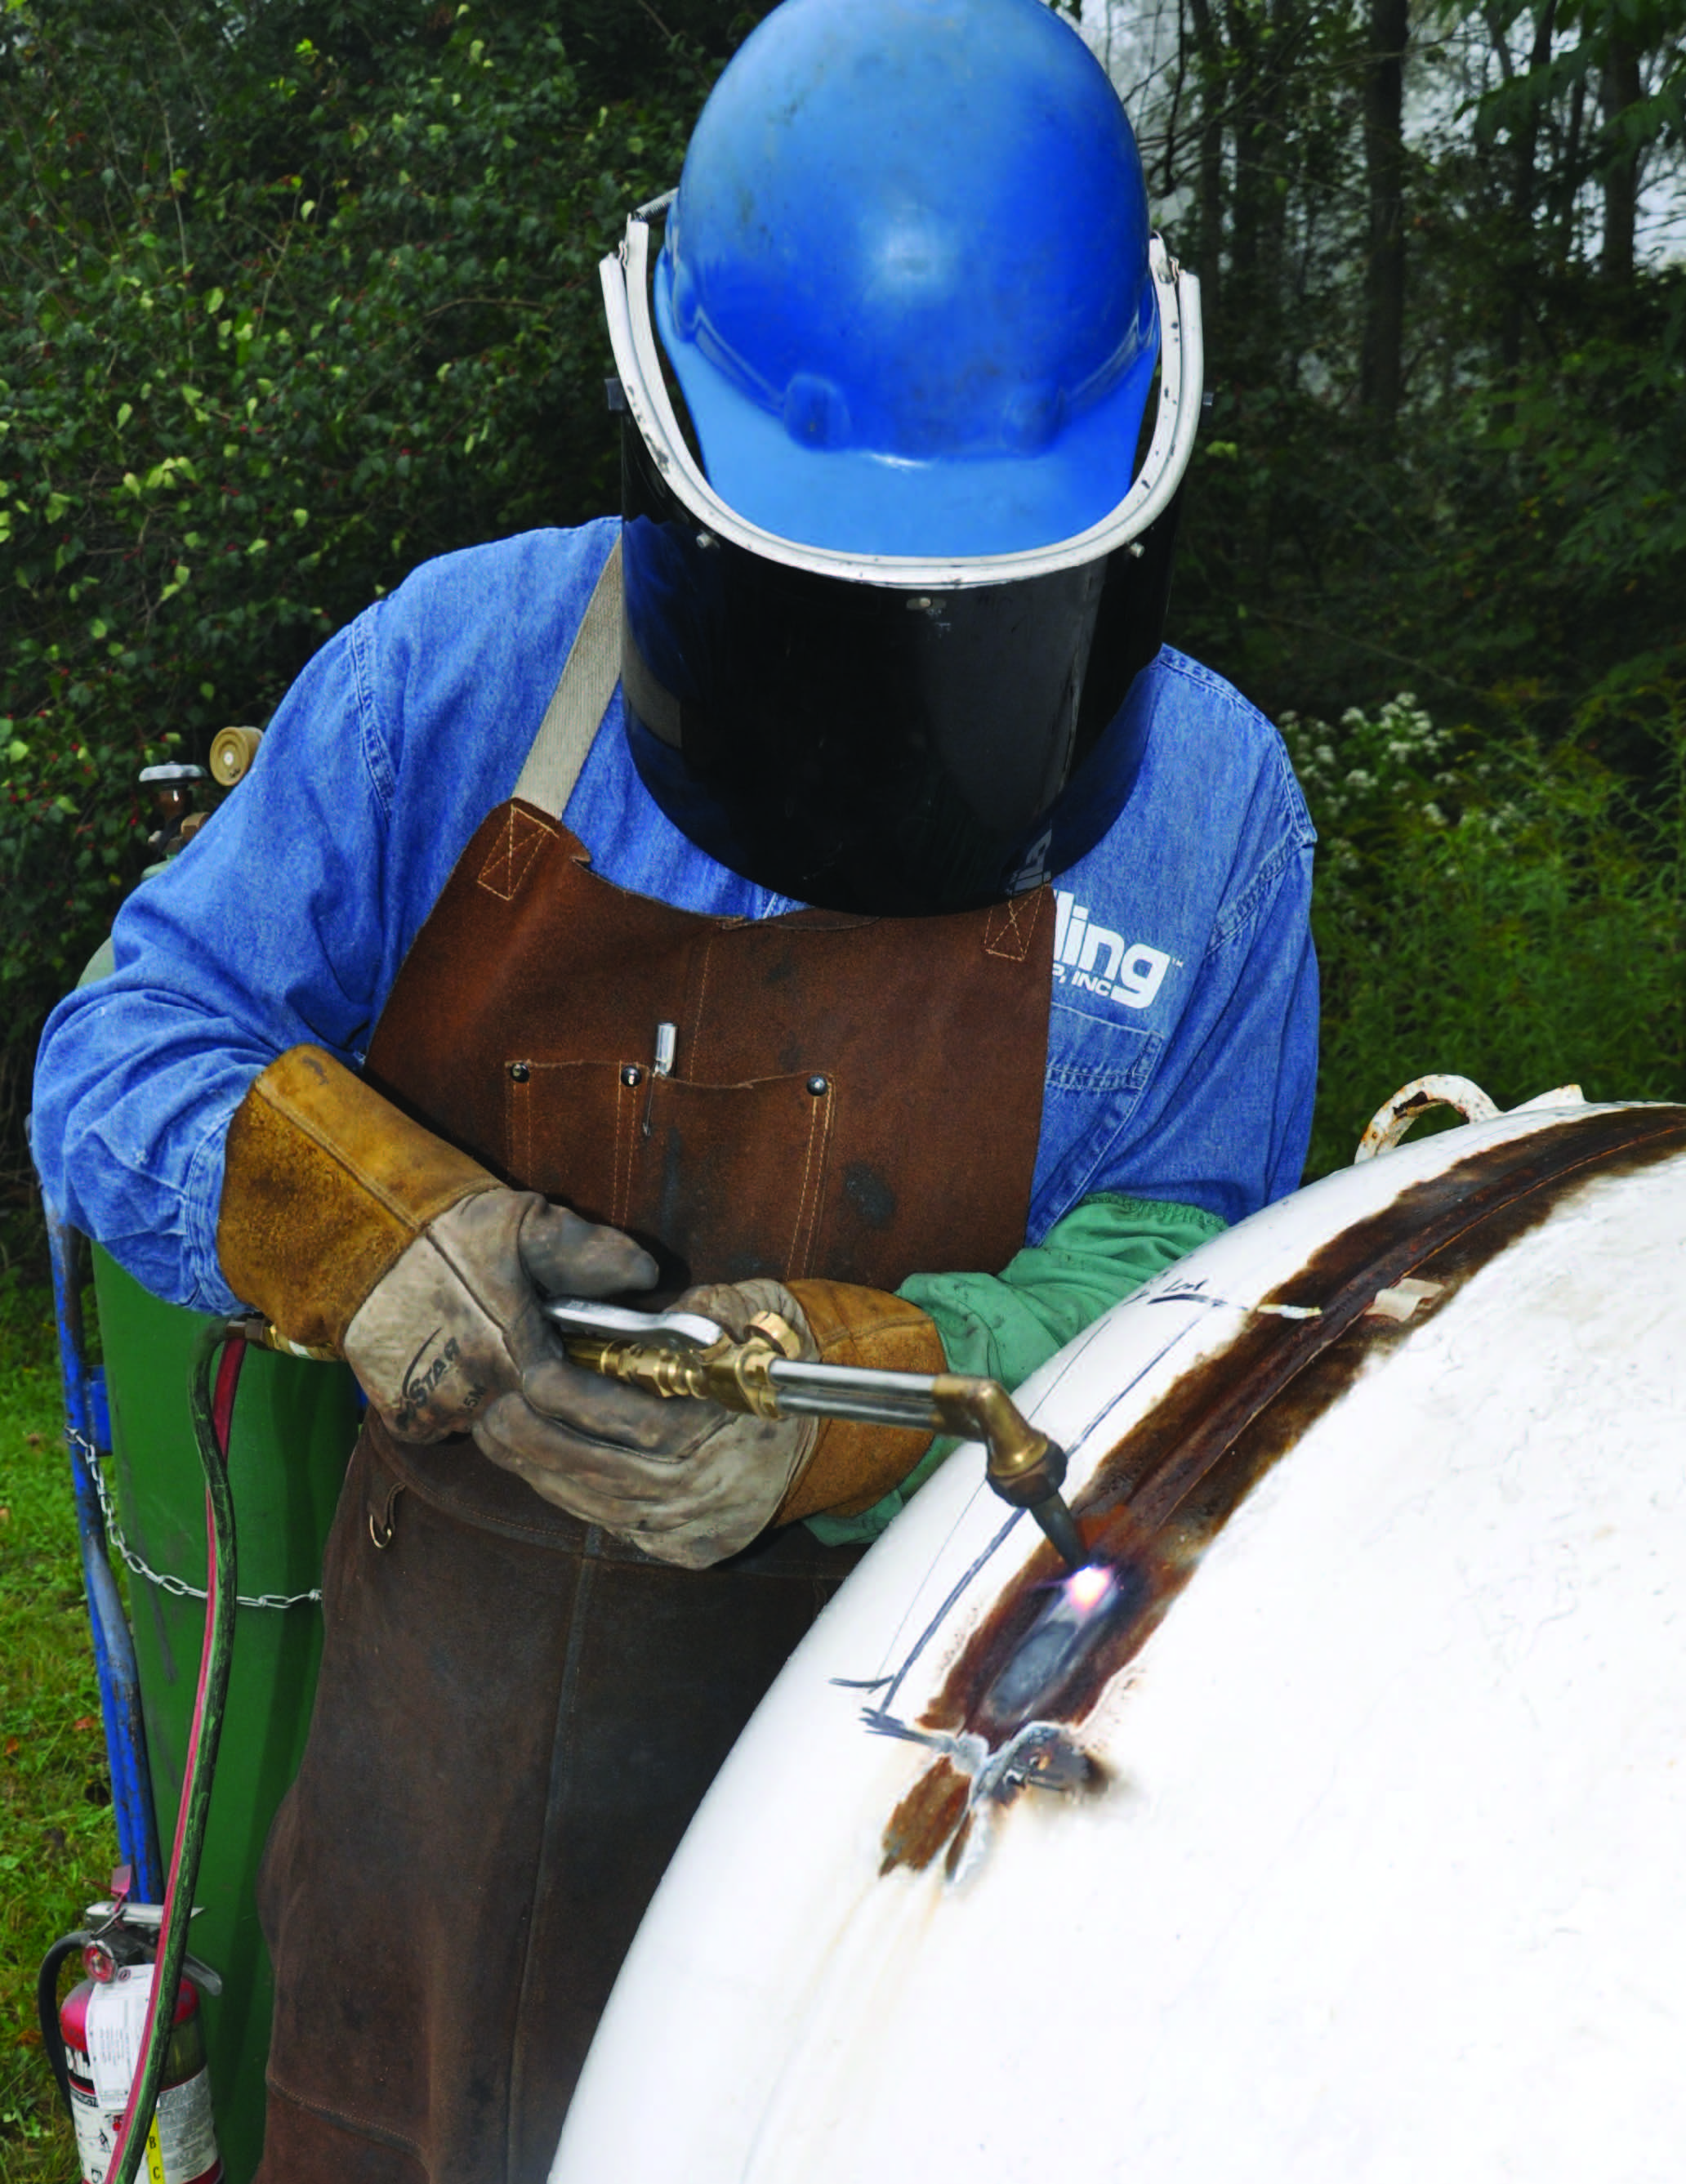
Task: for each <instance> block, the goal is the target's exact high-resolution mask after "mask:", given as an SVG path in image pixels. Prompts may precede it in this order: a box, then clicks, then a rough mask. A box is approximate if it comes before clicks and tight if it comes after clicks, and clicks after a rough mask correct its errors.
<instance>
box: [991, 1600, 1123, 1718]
mask: <svg viewBox="0 0 1686 2184" xmlns="http://www.w3.org/2000/svg"><path fill="white" fill-rule="evenodd" d="M1147 1589H1148V1588H1147V1580H1146V1578H1145V1576H1144V1575H1143V1574H1142V1573H1141V1572H1140V1571H1139V1570H1137V1569H1134V1568H1130V1567H1129V1566H1126V1567H1125V1568H1123V1569H1122V1570H1121V1571H1115V1570H1110V1569H1107V1568H1104V1567H1103V1566H1102V1565H1101V1564H1099V1563H1089V1564H1088V1565H1087V1567H1085V1568H1082V1569H1080V1570H1076V1571H1074V1572H1073V1573H1072V1574H1071V1576H1070V1577H1068V1578H1066V1579H1064V1580H1062V1581H1061V1582H1060V1583H1059V1584H1057V1585H1054V1586H1053V1587H1052V1589H1051V1591H1050V1593H1049V1601H1048V1604H1047V1606H1046V1607H1044V1608H1043V1611H1042V1613H1041V1614H1040V1615H1038V1617H1037V1619H1036V1621H1035V1622H1034V1623H1032V1625H1031V1627H1030V1629H1029V1630H1027V1632H1026V1634H1025V1635H1024V1636H1023V1637H1022V1638H1021V1640H1020V1641H1019V1644H1018V1647H1017V1650H1016V1651H1015V1652H1014V1653H1013V1655H1012V1657H1011V1658H1010V1660H1009V1661H1008V1663H1007V1665H1006V1666H1005V1668H1004V1669H1002V1671H1001V1673H1000V1674H999V1675H998V1676H997V1677H996V1679H995V1680H994V1682H993V1684H991V1685H990V1686H989V1688H988V1691H986V1692H985V1694H984V1698H983V1704H982V1708H980V1715H981V1719H982V1723H983V1724H988V1725H990V1726H993V1727H995V1728H998V1729H1012V1728H1016V1727H1017V1726H1018V1725H1019V1724H1021V1723H1023V1722H1026V1721H1028V1720H1029V1719H1031V1718H1032V1716H1033V1715H1035V1714H1038V1713H1041V1712H1043V1709H1044V1708H1047V1707H1049V1706H1050V1705H1052V1704H1053V1703H1054V1702H1055V1701H1056V1700H1057V1699H1058V1697H1059V1696H1060V1691H1062V1690H1063V1689H1064V1687H1065V1686H1066V1684H1067V1683H1069V1682H1070V1680H1071V1677H1072V1676H1073V1675H1074V1674H1076V1672H1077V1669H1079V1668H1080V1667H1081V1666H1082V1663H1083V1662H1084V1661H1085V1660H1087V1659H1088V1656H1089V1655H1090V1653H1091V1652H1093V1650H1094V1648H1095V1647H1096V1646H1098V1645H1099V1643H1100V1641H1101V1640H1102V1639H1103V1638H1104V1637H1105V1636H1106V1635H1107V1634H1108V1632H1109V1630H1112V1629H1114V1628H1115V1627H1116V1625H1117V1624H1120V1623H1121V1622H1123V1621H1125V1620H1127V1619H1128V1617H1129V1616H1130V1615H1131V1614H1132V1613H1134V1611H1135V1610H1136V1609H1137V1608H1138V1607H1140V1605H1141V1604H1142V1602H1143V1600H1144V1599H1145V1597H1146V1595H1147Z"/></svg>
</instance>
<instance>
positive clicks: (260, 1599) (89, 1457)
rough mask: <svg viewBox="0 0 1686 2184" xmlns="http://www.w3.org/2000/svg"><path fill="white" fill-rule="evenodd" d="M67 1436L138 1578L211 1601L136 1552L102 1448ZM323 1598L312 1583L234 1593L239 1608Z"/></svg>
mask: <svg viewBox="0 0 1686 2184" xmlns="http://www.w3.org/2000/svg"><path fill="white" fill-rule="evenodd" d="M64 1438H65V1439H66V1440H68V1441H69V1442H70V1446H71V1447H72V1448H74V1449H75V1451H76V1453H77V1455H78V1456H80V1457H81V1459H82V1461H83V1463H85V1464H86V1466H87V1468H88V1476H89V1477H90V1478H91V1479H92V1480H93V1483H94V1492H95V1493H96V1494H97V1495H98V1496H99V1506H100V1510H101V1513H102V1514H103V1516H104V1518H105V1536H106V1538H107V1539H108V1540H109V1541H110V1542H111V1544H112V1546H114V1547H115V1548H116V1550H117V1552H118V1553H119V1554H120V1556H121V1557H123V1561H124V1563H125V1566H126V1567H127V1568H130V1569H131V1570H133V1572H134V1573H135V1575H136V1577H143V1578H145V1580H146V1581H147V1584H148V1585H156V1586H157V1587H158V1589H159V1591H160V1592H167V1593H168V1594H169V1595H170V1598H171V1599H172V1600H209V1598H210V1595H209V1593H208V1592H207V1591H206V1590H205V1588H204V1587H203V1585H189V1584H188V1582H187V1580H186V1578H185V1577H173V1576H164V1575H162V1574H160V1573H159V1571H157V1570H155V1569H154V1568H153V1566H152V1564H151V1563H148V1562H145V1561H143V1560H142V1557H140V1556H139V1555H137V1554H136V1552H135V1550H134V1549H133V1548H132V1547H131V1546H130V1544H129V1542H128V1541H127V1540H126V1539H125V1537H124V1536H123V1527H122V1525H121V1524H119V1523H118V1521H117V1510H116V1507H115V1506H114V1503H113V1502H112V1499H111V1494H110V1490H109V1488H108V1487H107V1485H106V1483H105V1474H104V1473H103V1471H102V1470H101V1469H100V1463H99V1451H98V1450H97V1448H96V1447H95V1446H94V1445H93V1443H92V1441H91V1440H89V1439H88V1437H87V1435H86V1434H80V1433H78V1432H77V1431H76V1430H75V1428H74V1427H71V1428H70V1429H69V1430H68V1431H67V1432H66V1434H65V1436H64ZM321 1597H322V1593H321V1588H320V1586H313V1587H312V1589H311V1590H310V1591H309V1592H259V1593H247V1592H237V1593H236V1595H235V1596H234V1598H235V1605H236V1607H304V1606H305V1605H306V1604H307V1603H310V1602H319V1601H320V1599H321Z"/></svg>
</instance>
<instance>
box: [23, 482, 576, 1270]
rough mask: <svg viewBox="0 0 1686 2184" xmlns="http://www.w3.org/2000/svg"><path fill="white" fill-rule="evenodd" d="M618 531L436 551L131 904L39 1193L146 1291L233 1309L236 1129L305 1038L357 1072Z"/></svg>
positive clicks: (40, 1111) (45, 1057) (39, 1131)
mask: <svg viewBox="0 0 1686 2184" xmlns="http://www.w3.org/2000/svg"><path fill="white" fill-rule="evenodd" d="M615 528H616V526H615V524H613V523H612V522H609V523H602V524H596V525H592V526H587V527H586V528H585V529H583V530H581V531H578V532H531V533H528V534H526V536H524V537H523V538H519V539H515V540H510V541H506V542H504V543H503V544H502V545H499V546H496V547H492V548H485V549H472V550H470V552H468V553H465V554H452V555H448V556H445V557H443V558H442V559H441V560H437V561H434V562H431V563H428V564H427V565H426V566H425V567H424V568H422V569H421V570H419V571H417V572H416V574H415V576H414V577H411V578H409V580H408V581H407V582H405V583H404V584H403V586H401V587H400V588H399V589H398V591H397V592H395V593H392V596H391V597H390V598H388V599H384V600H382V601H381V602H380V604H378V605H376V607H373V608H371V609H370V610H369V611H368V612H367V613H365V614H364V615H361V616H359V618H358V619H357V621H354V622H353V623H352V624H351V625H350V626H349V627H348V628H347V629H345V630H342V632H340V633H339V634H338V635H337V637H334V638H331V639H330V641H329V642H328V643H327V644H326V645H325V646H324V647H323V649H322V650H321V651H320V652H319V653H318V654H317V655H316V656H315V658H314V660H312V661H311V662H310V664H309V666H307V667H306V668H305V670H304V671H303V674H302V675H300V677H298V681H297V682H295V683H294V684H293V686H292V688H291V690H289V692H288V693H287V696H286V697H285V698H284V699H283V700H282V701H281V705H280V707H279V708H278V710H276V712H275V716H274V718H273V720H272V721H270V725H269V727H268V728H267V729H266V731H265V733H264V743H263V746H262V749H260V751H259V755H258V758H257V760H256V762H255V764H254V765H253V769H252V772H251V773H250V775H249V776H248V778H247V780H246V781H244V782H242V784H241V786H240V788H238V790H237V791H236V793H235V794H233V795H232V796H231V798H230V799H228V801H227V802H226V804H225V805H224V806H223V807H222V808H221V809H220V811H218V812H217V813H216V814H215V816H214V818H213V819H212V821H211V822H210V823H209V825H208V826H206V827H204V828H203V829H202V831H201V832H200V833H198V835H197V836H196V837H195V838H194V839H193V840H192V842H190V843H189V844H187V846H186V849H185V850H182V852H181V855H179V856H178V857H177V858H175V860H174V861H172V862H171V864H170V866H168V867H167V869H166V870H165V871H164V872H161V873H159V875H158V876H157V877H154V878H152V879H149V880H147V881H146V882H145V883H143V884H142V886H141V887H139V888H137V889H136V891H135V893H134V894H132V895H131V897H130V899H129V900H128V901H127V902H126V903H125V905H124V907H123V909H122V911H120V914H119V917H118V918H117V922H116V924H115V926H114V929H113V935H112V938H113V942H114V950H115V966H114V970H113V971H112V972H111V974H110V975H109V977H107V978H103V979H100V980H99V981H97V983H92V984H91V985H88V986H86V987H85V988H83V989H81V990H80V991H78V992H76V993H75V994H72V995H69V996H68V997H67V998H66V999H65V1000H64V1001H62V1002H61V1003H60V1004H59V1006H58V1008H57V1009H55V1010H54V1011H53V1015H52V1016H51V1017H50V1018H49V1019H48V1022H47V1028H46V1030H45V1033H44V1034H43V1036H42V1045H41V1052H40V1056H39V1059H38V1061H37V1065H36V1084H35V1101H34V1112H33V1115H32V1117H31V1144H32V1147H33V1151H34V1154H35V1158H36V1166H37V1167H38V1169H39V1172H40V1174H41V1178H42V1189H43V1190H44V1192H45V1194H46V1196H47V1201H48V1203H49V1204H50V1205H51V1206H53V1209H54V1211H55V1212H57V1213H58V1215H59V1216H60V1217H63V1218H64V1219H66V1220H68V1221H70V1223H73V1224H74V1225H75V1227H77V1228H79V1229H84V1230H86V1232H87V1233H88V1234H92V1235H95V1236H97V1237H98V1238H99V1240H100V1241H101V1242H102V1243H103V1244H104V1245H107V1246H108V1248H109V1250H110V1251H112V1253H113V1255H114V1256H115V1257H116V1258H117V1259H118V1260H119V1261H120V1262H121V1263H122V1264H123V1265H124V1266H125V1267H126V1268H128V1269H129V1271H130V1272H131V1273H133V1274H134V1275H136V1278H137V1279H139V1280H140V1281H141V1282H142V1283H143V1284H145V1285H146V1287H147V1288H148V1289H149V1290H152V1291H153V1293H154V1294H155V1295H159V1296H161V1297H164V1299H165V1300H166V1301H170V1302H171V1303H179V1304H187V1305H193V1306H197V1307H200V1308H201V1309H203V1310H207V1311H227V1310H229V1309H230V1308H231V1307H232V1306H233V1304H234V1302H235V1299H234V1298H233V1297H232V1295H231V1293H230V1291H229V1289H228V1286H227V1284H226V1283H225V1281H224V1279H223V1277H222V1273H221V1269H220V1265H219V1263H218V1259H217V1252H216V1223H217V1213H218V1209H219V1206H220V1202H221V1197H222V1173H223V1150H224V1143H225V1138H226V1135H227V1130H228V1124H229V1120H230V1117H231V1116H232V1114H233V1112H234V1110H235V1108H236V1106H238V1105H239V1103H240V1101H241V1100H242V1098H243V1096H244V1095H245V1093H246V1090H247V1089H248V1086H249V1085H250V1084H251V1083H252V1081H253V1078H255V1077H257V1076H258V1075H259V1073H260V1072H261V1071H262V1070H263V1069H264V1067H267V1065H268V1064H269V1063H270V1061H273V1060H274V1058H275V1056H276V1055H278V1054H281V1053H282V1052H284V1051H285V1050H287V1048H288V1047H291V1046H296V1045H298V1044H299V1043H300V1042H301V1041H311V1042H314V1043H315V1044H317V1045H321V1046H325V1047H326V1048H327V1049H328V1050H330V1051H331V1052H332V1053H334V1054H336V1055H337V1056H340V1057H341V1058H342V1060H344V1061H348V1062H351V1063H353V1064H355V1063H357V1062H358V1061H360V1060H361V1058H362V1053H363V1050H364V1046H365V1045H366V1043H367V1040H368V1038H369V1034H370V1028H371V1027H372V1025H373V1023H374V1022H375V1020H376V1017H378V1016H379V1014H380V1011H381V1007H382V1006H383V1005H384V1002H385V1000H386V996H387V993H388V992H389V990H390V989H391V986H392V980H393V978H395V977H396V975H397V972H398V966H399V964H400V963H401V962H402V961H403V955H404V953H405V951H406V950H407V949H408V947H409V943H410V940H411V939H413V938H414V936H415V932H416V931H417V929H418V928H419V927H420V923H421V922H422V920H423V919H424V918H425V917H426V914H427V911H428V910H429V909H430V908H431V905H432V904H433V902H434V900H435V899H436V898H437V894H438V893H439V890H440V889H441V888H442V886H443V884H444V882H445V879H446V878H447V877H448V874H449V872H450V869H451V867H452V866H453V864H454V863H455V861H456V859H457V857H458V855H459V854H460V852H461V850H462V849H463V847H464V846H465V844H466V842H467V840H468V838H469V837H470V834H471V833H473V830H474V827H475V826H476V824H477V823H478V822H479V820H480V818H481V816H482V815H483V814H484V813H485V812H486V811H487V810H489V809H490V808H491V807H492V805H494V804H496V803H498V801H500V800H501V799H502V798H504V796H506V795H507V794H509V790H510V788H511V787H512V786H513V783H514V779H515V774H516V772H518V771H519V769H520V760H521V759H522V757H523V756H524V755H525V753H526V747H527V744H528V743H529V742H530V741H531V737H532V734H533V732H534V730H535V728H536V727H537V722H538V720H539V717H540V716H541V715H542V713H543V708H544V704H545V700H546V699H547V698H548V694H549V692H550V689H551V688H552V685H553V684H554V680H555V677H556V673H557V671H558V669H559V666H560V664H561V660H562V658H563V656H564V655H565V651H566V648H567V643H568V640H569V638H570V635H571V632H572V630H573V628H574V627H576V625H577V622H578V620H579V616H580V614H581V612H582V610H583V607H584V602H585V599H586V598H587V596H588V595H589V593H590V588H591V585H592V583H593V581H594V580H595V577H596V575H597V572H598V567H599V566H600V565H601V564H602V561H603V560H604V556H605V555H606V554H607V553H608V551H609V546H610V544H611V543H612V541H613V538H614V535H615Z"/></svg>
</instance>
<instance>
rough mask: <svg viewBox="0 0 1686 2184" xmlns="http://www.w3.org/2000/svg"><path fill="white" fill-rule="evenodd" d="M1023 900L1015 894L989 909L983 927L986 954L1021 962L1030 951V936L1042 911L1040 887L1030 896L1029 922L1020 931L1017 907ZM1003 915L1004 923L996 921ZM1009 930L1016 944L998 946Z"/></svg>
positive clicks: (1018, 907)
mask: <svg viewBox="0 0 1686 2184" xmlns="http://www.w3.org/2000/svg"><path fill="white" fill-rule="evenodd" d="M1023 900H1024V898H1023V897H1022V896H1015V897H1014V899H1013V900H1011V901H1010V902H1004V903H1001V904H999V905H998V906H997V907H996V908H995V909H994V910H993V911H990V913H989V922H988V924H987V925H986V926H985V927H984V928H983V952H984V954H985V955H986V956H1004V958H1005V959H1006V960H1007V961H1008V962H1010V963H1022V962H1023V961H1024V960H1025V957H1026V956H1027V955H1028V954H1029V953H1030V944H1031V939H1032V935H1033V934H1034V933H1035V931H1036V921H1037V919H1038V917H1039V916H1040V915H1041V912H1042V889H1040V888H1038V889H1037V891H1036V893H1035V894H1034V895H1032V897H1031V898H1030V904H1029V907H1030V913H1031V918H1030V924H1029V926H1028V928H1027V929H1026V930H1024V931H1023V932H1021V931H1020V929H1019V909H1020V905H1021V902H1022V901H1023ZM1002 918H1004V920H1005V922H1004V923H1001V922H998V921H999V920H1001V919H1002ZM1008 933H1011V934H1012V936H1013V939H1014V940H1015V941H1016V942H1017V943H1018V945H1017V946H1016V947H1011V946H1009V947H998V946H997V945H996V943H997V942H998V941H1002V940H1004V939H1006V936H1007V934H1008Z"/></svg>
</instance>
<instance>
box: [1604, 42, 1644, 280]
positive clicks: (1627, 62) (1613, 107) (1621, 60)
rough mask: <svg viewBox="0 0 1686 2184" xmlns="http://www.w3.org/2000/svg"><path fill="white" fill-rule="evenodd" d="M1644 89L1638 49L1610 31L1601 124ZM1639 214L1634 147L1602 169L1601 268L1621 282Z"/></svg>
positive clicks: (1629, 266)
mask: <svg viewBox="0 0 1686 2184" xmlns="http://www.w3.org/2000/svg"><path fill="white" fill-rule="evenodd" d="M1643 93H1644V86H1643V85H1642V84H1641V82H1640V80H1639V53H1638V51H1637V49H1636V48H1635V47H1633V45H1631V44H1630V43H1629V42H1628V40H1627V39H1626V38H1624V37H1622V36H1621V34H1620V33H1619V32H1616V33H1612V35H1611V41H1610V54H1609V58H1608V59H1607V60H1606V61H1605V64H1604V73H1603V76H1602V78H1601V80H1600V85H1599V97H1600V105H1601V106H1602V108H1603V110H1604V124H1605V128H1606V129H1607V130H1610V129H1613V128H1614V126H1615V125H1616V122H1617V121H1618V120H1620V118H1621V116H1622V114H1625V113H1626V112H1627V111H1628V108H1629V107H1630V106H1637V105H1638V104H1639V100H1640V98H1641V97H1642V96H1643ZM1638 226H1639V152H1638V150H1637V149H1635V150H1634V151H1633V152H1630V153H1626V154H1625V155H1623V156H1622V157H1620V158H1618V159H1614V160H1612V161H1611V164H1610V165H1609V166H1607V167H1606V168H1605V170H1604V248H1603V252H1602V253H1601V255H1600V261H1599V263H1600V270H1601V271H1602V272H1603V274H1604V276H1605V279H1606V280H1609V281H1620V282H1622V284H1623V285H1624V286H1626V285H1627V284H1628V283H1629V282H1631V281H1632V280H1633V235H1634V231H1635V229H1636V228H1637V227H1638Z"/></svg>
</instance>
